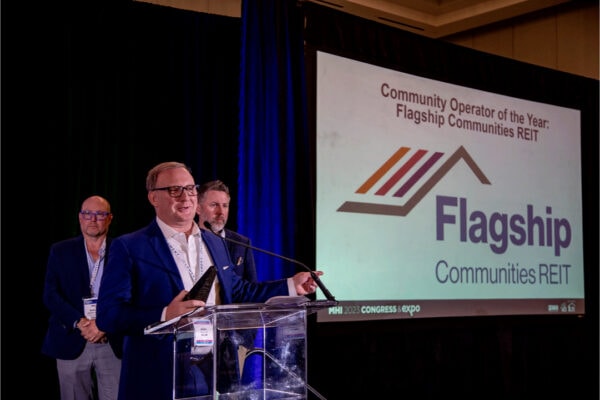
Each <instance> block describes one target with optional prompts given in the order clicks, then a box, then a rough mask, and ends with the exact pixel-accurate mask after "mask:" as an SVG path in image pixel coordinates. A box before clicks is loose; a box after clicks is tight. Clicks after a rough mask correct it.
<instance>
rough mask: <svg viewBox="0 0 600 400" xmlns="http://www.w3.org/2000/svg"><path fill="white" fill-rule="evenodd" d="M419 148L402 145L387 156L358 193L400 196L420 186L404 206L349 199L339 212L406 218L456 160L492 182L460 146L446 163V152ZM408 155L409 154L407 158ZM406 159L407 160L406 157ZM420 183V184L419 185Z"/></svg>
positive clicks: (480, 177)
mask: <svg viewBox="0 0 600 400" xmlns="http://www.w3.org/2000/svg"><path fill="white" fill-rule="evenodd" d="M429 153H430V151H428V150H423V149H419V150H416V151H415V152H413V153H411V148H410V147H401V148H399V149H398V151H396V152H395V153H394V154H393V155H392V156H391V157H390V158H389V159H387V160H386V161H385V162H384V163H383V164H382V165H381V166H380V167H379V169H377V171H375V172H374V173H373V174H372V175H371V176H370V177H369V178H368V179H367V180H366V181H365V182H364V183H363V184H362V185H361V186H360V187H359V188H358V189H357V190H356V192H355V193H357V194H365V195H366V194H375V195H377V196H392V197H397V198H401V197H403V196H404V195H405V194H406V193H408V191H409V190H411V189H413V188H418V189H417V190H416V191H415V193H414V194H413V195H412V196H411V197H410V198H409V199H408V200H407V201H406V202H405V203H404V205H390V204H379V203H370V202H364V203H363V202H356V201H346V202H344V204H342V205H341V206H340V207H339V208H338V211H342V212H353V213H362V214H381V215H396V216H401V217H404V216H406V215H408V213H409V212H410V211H411V210H412V209H413V208H414V207H415V206H416V205H417V204H418V203H419V202H420V201H421V199H423V197H425V196H426V195H427V193H428V192H429V191H430V190H431V189H432V188H433V187H434V186H435V185H436V184H437V183H438V182H439V181H440V180H441V179H442V178H443V177H444V176H445V175H446V174H447V173H448V171H450V170H451V169H452V168H453V167H454V165H456V163H458V162H459V161H460V160H463V161H464V162H465V163H466V164H467V165H468V166H469V168H470V169H471V171H473V174H474V175H475V177H476V178H477V179H478V180H479V181H480V182H481V183H482V184H484V185H490V184H491V183H490V181H489V180H488V178H487V177H486V176H485V174H484V173H483V171H481V169H480V168H479V166H478V165H477V164H476V163H475V161H474V160H473V158H472V157H471V155H470V154H469V153H468V152H467V150H465V148H464V147H463V146H460V147H459V148H458V149H457V150H456V151H455V152H454V153H453V154H451V155H450V156H449V157H448V158H447V159H446V161H445V162H444V163H442V164H441V165H439V166H438V164H440V163H441V162H442V158H443V156H444V153H443V152H437V151H436V152H433V153H431V154H429ZM405 156H406V157H405ZM405 158H406V159H405ZM421 160H423V162H422V164H421V166H420V167H419V168H418V169H416V170H415V171H414V172H412V175H409V174H410V173H411V170H412V169H413V167H414V166H415V165H416V164H417V163H418V162H420V161H421ZM436 166H437V169H436V170H435V171H434V172H433V174H432V175H431V176H430V177H429V179H427V180H425V179H426V178H425V175H426V174H427V173H428V172H429V171H433V170H434V168H436ZM394 168H396V170H395V172H393V174H392V175H391V177H389V178H388V179H387V180H385V178H384V176H386V175H387V174H389V173H390V172H392V171H393V169H394ZM405 177H406V178H407V179H406V181H405V183H404V184H403V185H402V186H400V188H399V189H398V190H397V191H395V192H392V193H390V190H391V189H392V187H394V185H396V184H397V183H398V182H399V181H400V180H401V179H403V178H405ZM419 185H420V186H419Z"/></svg>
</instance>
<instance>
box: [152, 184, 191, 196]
mask: <svg viewBox="0 0 600 400" xmlns="http://www.w3.org/2000/svg"><path fill="white" fill-rule="evenodd" d="M199 187H200V185H187V186H165V187H159V188H154V189H152V191H154V190H166V191H167V193H169V196H171V197H179V196H181V195H182V194H183V190H184V189H185V192H186V193H187V194H189V195H190V196H197V195H198V188H199Z"/></svg>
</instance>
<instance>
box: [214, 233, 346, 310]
mask: <svg viewBox="0 0 600 400" xmlns="http://www.w3.org/2000/svg"><path fill="white" fill-rule="evenodd" d="M204 227H205V228H206V229H208V230H209V231H210V232H211V233H212V234H213V235H216V236H218V237H220V238H221V239H223V240H226V241H228V242H231V243H235V244H237V245H240V246H243V247H247V248H249V249H252V250H256V251H260V252H261V253H265V254H268V255H270V256H273V257H277V258H281V259H282V260H285V261H289V262H291V263H293V264H296V265H299V266H301V267H302V268H304V269H305V270H306V271H308V272H310V277H311V278H312V279H313V281H315V283H316V284H317V286H318V287H319V289H321V291H322V292H323V294H324V295H325V297H326V298H327V300H329V301H334V302H336V303H337V300H336V299H335V297H333V295H332V294H331V293H330V292H329V290H327V288H326V287H325V285H324V284H323V282H321V279H320V278H319V275H317V274H315V271H313V270H311V269H310V268H308V267H307V266H306V265H305V264H303V263H301V262H300V261H298V260H294V259H292V258H288V257H284V256H282V255H280V254H277V253H273V252H270V251H267V250H264V249H260V248H258V247H254V246H251V245H249V244H246V243H243V242H239V241H237V240H233V239H230V238H228V237H224V236H221V235H219V234H218V233H217V232H215V231H213V230H212V226H211V224H210V222H208V221H204Z"/></svg>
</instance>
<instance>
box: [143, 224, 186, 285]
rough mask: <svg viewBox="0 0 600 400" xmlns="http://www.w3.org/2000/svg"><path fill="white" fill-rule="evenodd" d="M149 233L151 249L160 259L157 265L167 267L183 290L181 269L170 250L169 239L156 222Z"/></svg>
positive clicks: (150, 226) (150, 227) (149, 228)
mask: <svg viewBox="0 0 600 400" xmlns="http://www.w3.org/2000/svg"><path fill="white" fill-rule="evenodd" d="M147 233H148V241H149V243H150V247H152V249H153V250H154V253H155V254H156V256H157V257H158V259H159V260H158V262H157V263H156V265H164V266H165V267H166V268H165V269H166V271H167V272H168V273H169V275H170V276H171V278H172V279H173V280H174V281H175V283H176V284H177V287H178V288H179V289H180V290H183V281H182V280H181V275H180V274H179V268H177V264H176V263H175V260H174V259H173V255H172V254H171V250H170V249H169V244H168V243H167V239H165V235H163V233H162V231H161V230H160V227H159V226H158V223H157V222H156V220H154V221H152V223H151V224H150V225H149V226H148V232H147Z"/></svg>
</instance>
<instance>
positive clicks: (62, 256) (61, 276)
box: [42, 235, 121, 360]
mask: <svg viewBox="0 0 600 400" xmlns="http://www.w3.org/2000/svg"><path fill="white" fill-rule="evenodd" d="M110 244H111V239H110V238H107V239H106V256H105V257H108V253H109V248H110ZM107 259H108V258H105V262H106V260H107ZM89 296H90V272H89V267H88V263H87V255H86V253H85V244H84V238H83V235H79V236H76V237H74V238H70V239H67V240H63V241H61V242H57V243H55V244H53V245H52V246H51V247H50V253H49V256H48V263H47V266H46V278H45V281H44V294H43V302H44V305H45V306H46V307H47V308H48V310H49V311H50V318H49V320H48V329H47V331H46V335H45V337H44V340H43V342H42V353H43V354H46V355H47V356H50V357H52V358H59V359H63V360H73V359H75V358H77V357H79V355H80V354H81V353H82V352H83V349H84V348H85V344H86V340H85V339H84V338H83V337H82V336H81V332H80V331H79V329H76V328H74V327H73V323H74V322H75V321H78V320H79V319H81V318H83V317H84V316H85V315H84V313H83V298H84V297H89ZM107 337H108V339H109V342H110V344H111V347H112V348H113V351H114V352H115V354H116V355H117V357H120V356H121V339H120V337H118V336H115V335H107Z"/></svg>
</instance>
